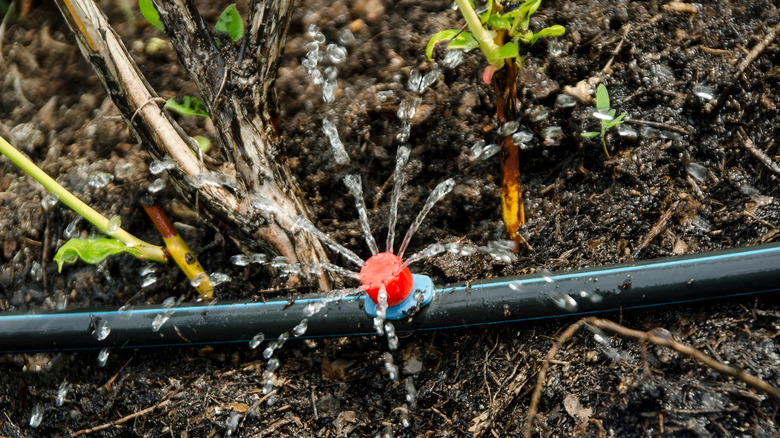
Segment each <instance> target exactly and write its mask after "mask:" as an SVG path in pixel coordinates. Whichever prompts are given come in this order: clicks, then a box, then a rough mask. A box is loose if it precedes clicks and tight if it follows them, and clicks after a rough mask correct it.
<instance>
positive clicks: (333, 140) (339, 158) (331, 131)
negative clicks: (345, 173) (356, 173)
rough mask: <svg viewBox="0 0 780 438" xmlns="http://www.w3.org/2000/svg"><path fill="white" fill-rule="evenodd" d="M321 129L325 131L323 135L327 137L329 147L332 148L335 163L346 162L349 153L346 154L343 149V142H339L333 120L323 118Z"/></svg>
mask: <svg viewBox="0 0 780 438" xmlns="http://www.w3.org/2000/svg"><path fill="white" fill-rule="evenodd" d="M322 131H323V132H324V133H325V136H326V137H328V141H329V142H330V147H331V148H332V149H333V155H334V158H335V160H336V163H337V164H348V163H349V155H347V151H346V150H345V149H344V144H343V143H342V142H341V139H339V132H338V130H337V129H336V125H334V124H333V122H331V121H330V120H328V119H323V120H322Z"/></svg>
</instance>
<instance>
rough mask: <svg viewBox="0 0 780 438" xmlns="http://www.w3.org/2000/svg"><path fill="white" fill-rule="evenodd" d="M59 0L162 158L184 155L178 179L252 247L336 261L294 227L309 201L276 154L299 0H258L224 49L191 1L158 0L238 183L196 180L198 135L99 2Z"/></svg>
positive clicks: (127, 113) (213, 220)
mask: <svg viewBox="0 0 780 438" xmlns="http://www.w3.org/2000/svg"><path fill="white" fill-rule="evenodd" d="M55 1H56V3H57V5H58V7H59V8H60V10H61V12H62V14H63V16H64V17H65V19H66V21H67V22H68V25H69V26H70V28H71V30H72V31H73V33H74V34H75V35H76V39H77V42H78V44H79V47H80V49H81V51H82V53H83V54H84V56H85V58H86V59H87V60H88V61H89V63H90V64H91V65H92V67H93V69H94V70H95V72H96V73H97V75H98V77H99V78H100V80H101V82H102V83H103V87H104V88H105V89H106V91H107V92H108V94H109V96H110V97H111V99H112V100H113V101H114V103H115V104H116V105H117V107H118V108H119V110H120V112H121V114H122V116H123V117H124V119H125V121H127V123H128V125H129V126H130V128H131V130H132V132H133V133H134V134H135V136H136V137H137V138H138V140H139V141H140V142H141V143H142V144H144V145H145V146H146V147H147V149H148V150H149V152H150V153H151V154H152V155H153V156H154V157H155V158H157V159H161V158H162V157H164V156H166V155H167V156H169V157H171V158H172V159H173V160H174V161H175V162H176V164H177V167H176V169H173V170H172V171H170V172H169V176H170V178H171V180H172V181H173V182H174V183H175V184H176V186H177V188H178V189H179V191H180V193H181V194H182V195H183V197H184V198H185V199H187V200H189V201H190V202H191V203H192V204H193V205H197V206H198V208H199V209H200V212H201V213H202V214H203V215H204V216H205V218H206V220H207V222H208V223H210V224H211V225H212V226H214V227H216V228H218V229H219V230H220V231H221V232H224V233H226V234H228V235H229V236H231V237H232V238H234V239H235V240H236V241H237V242H238V243H239V244H240V245H241V246H242V247H243V248H245V249H247V250H251V251H270V252H272V253H276V254H280V255H283V256H285V257H286V258H287V259H288V261H289V262H290V263H297V262H318V261H326V260H327V257H326V255H325V252H324V250H323V247H322V245H321V244H320V243H319V241H317V240H316V239H315V238H314V237H312V236H311V235H309V234H308V233H306V232H303V231H302V230H299V229H297V228H296V227H295V226H294V220H295V217H297V216H299V215H303V216H306V215H307V214H306V209H305V206H304V204H303V202H302V201H301V200H300V197H299V195H298V191H297V189H296V186H295V184H294V182H293V181H292V180H291V178H290V173H289V170H288V168H287V166H286V164H285V163H284V162H283V161H282V160H280V159H278V158H277V157H276V156H275V154H276V153H277V151H278V148H277V146H278V145H277V141H278V138H277V136H276V133H275V131H274V129H273V125H272V119H273V117H274V115H275V114H276V113H277V106H276V105H277V101H276V93H275V89H274V81H275V79H276V72H277V70H278V67H279V62H280V57H281V54H282V51H283V49H284V42H285V37H286V34H287V29H288V26H289V19H290V13H291V8H292V2H291V1H285V0H282V1H268V2H263V1H258V0H253V1H252V2H251V3H250V13H249V17H248V20H247V25H246V33H245V35H244V38H243V39H242V41H241V42H240V46H237V45H231V46H229V47H223V48H222V49H221V50H220V49H219V48H217V46H216V44H215V42H214V40H213V39H212V37H211V34H210V32H209V30H208V28H207V27H206V24H205V23H204V21H203V18H202V17H201V16H200V14H199V13H198V11H197V9H196V8H195V5H194V3H193V2H192V1H191V0H156V2H157V5H158V10H159V13H160V19H161V21H162V23H163V24H164V26H165V28H166V33H167V34H168V36H169V38H170V39H171V42H172V43H173V45H174V47H175V49H176V51H177V54H178V57H179V60H180V62H181V64H182V65H183V66H184V68H185V69H186V71H187V72H188V73H189V75H190V78H191V79H192V80H193V82H194V83H195V85H196V86H197V88H198V90H199V92H200V94H201V96H202V97H203V100H204V102H205V103H206V105H207V107H208V110H209V113H210V115H211V118H212V120H213V121H214V125H215V126H216V128H217V132H218V133H219V135H220V142H221V143H222V148H221V151H222V153H223V159H224V160H225V161H226V162H228V163H232V164H233V165H234V167H235V169H236V172H237V178H238V182H239V186H240V187H239V189H237V190H231V189H228V188H226V187H215V186H210V185H204V186H202V187H200V188H195V187H193V186H192V185H191V184H190V183H189V181H188V178H187V177H192V176H194V175H198V174H201V173H204V172H209V169H208V168H207V167H206V166H205V164H204V163H203V162H202V161H199V160H198V158H197V155H196V154H195V153H193V151H194V150H196V149H195V148H196V147H197V146H193V144H194V143H193V140H192V139H191V138H189V136H187V135H186V134H184V132H183V131H182V130H181V128H179V126H178V125H177V124H176V122H175V121H174V120H173V119H172V118H171V117H169V115H168V114H167V113H166V112H165V111H164V110H161V109H160V108H159V106H158V105H156V104H150V103H153V102H154V100H153V99H155V98H157V94H156V93H155V91H154V90H153V89H152V88H151V87H150V86H149V84H148V83H147V81H146V80H145V78H144V76H143V75H142V74H141V72H140V70H139V69H138V67H137V66H136V65H135V62H134V61H133V59H132V58H131V57H130V55H129V53H128V52H127V49H126V48H125V46H124V44H122V41H121V40H120V39H119V37H118V35H117V34H116V32H114V30H113V29H112V28H111V26H110V25H109V24H108V21H107V19H106V16H105V15H104V14H103V12H102V11H101V10H100V8H99V7H98V6H97V5H96V4H95V1H94V0H55ZM196 200H197V202H196ZM320 285H321V286H323V287H327V282H326V281H325V279H324V278H321V279H320Z"/></svg>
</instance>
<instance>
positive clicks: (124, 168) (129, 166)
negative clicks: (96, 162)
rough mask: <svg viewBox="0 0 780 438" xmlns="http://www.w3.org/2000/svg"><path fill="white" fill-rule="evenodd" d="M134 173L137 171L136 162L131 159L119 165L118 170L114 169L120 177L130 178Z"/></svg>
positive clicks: (115, 173)
mask: <svg viewBox="0 0 780 438" xmlns="http://www.w3.org/2000/svg"><path fill="white" fill-rule="evenodd" d="M134 173H135V164H133V163H131V162H129V161H128V162H127V163H124V164H122V165H121V166H119V167H117V168H116V170H114V175H115V176H116V177H117V178H119V179H125V178H129V177H130V176H131V175H133V174H134Z"/></svg>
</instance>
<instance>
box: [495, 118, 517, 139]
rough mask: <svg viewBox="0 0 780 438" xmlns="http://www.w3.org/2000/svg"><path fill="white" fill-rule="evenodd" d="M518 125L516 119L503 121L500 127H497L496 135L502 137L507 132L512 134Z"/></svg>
mask: <svg viewBox="0 0 780 438" xmlns="http://www.w3.org/2000/svg"><path fill="white" fill-rule="evenodd" d="M519 126H520V123H518V122H517V120H511V121H509V122H506V123H504V124H503V125H501V127H500V128H498V135H499V136H501V137H503V136H506V135H509V134H513V133H514V132H515V131H517V128H518V127H519Z"/></svg>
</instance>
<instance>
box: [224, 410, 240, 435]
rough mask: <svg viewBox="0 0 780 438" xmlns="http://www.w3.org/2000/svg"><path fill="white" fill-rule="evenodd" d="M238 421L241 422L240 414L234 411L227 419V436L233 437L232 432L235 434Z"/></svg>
mask: <svg viewBox="0 0 780 438" xmlns="http://www.w3.org/2000/svg"><path fill="white" fill-rule="evenodd" d="M239 420H241V413H239V412H235V411H234V412H231V413H230V417H229V418H228V422H227V435H228V436H231V435H233V432H235V430H236V428H237V427H238V422H239Z"/></svg>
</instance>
